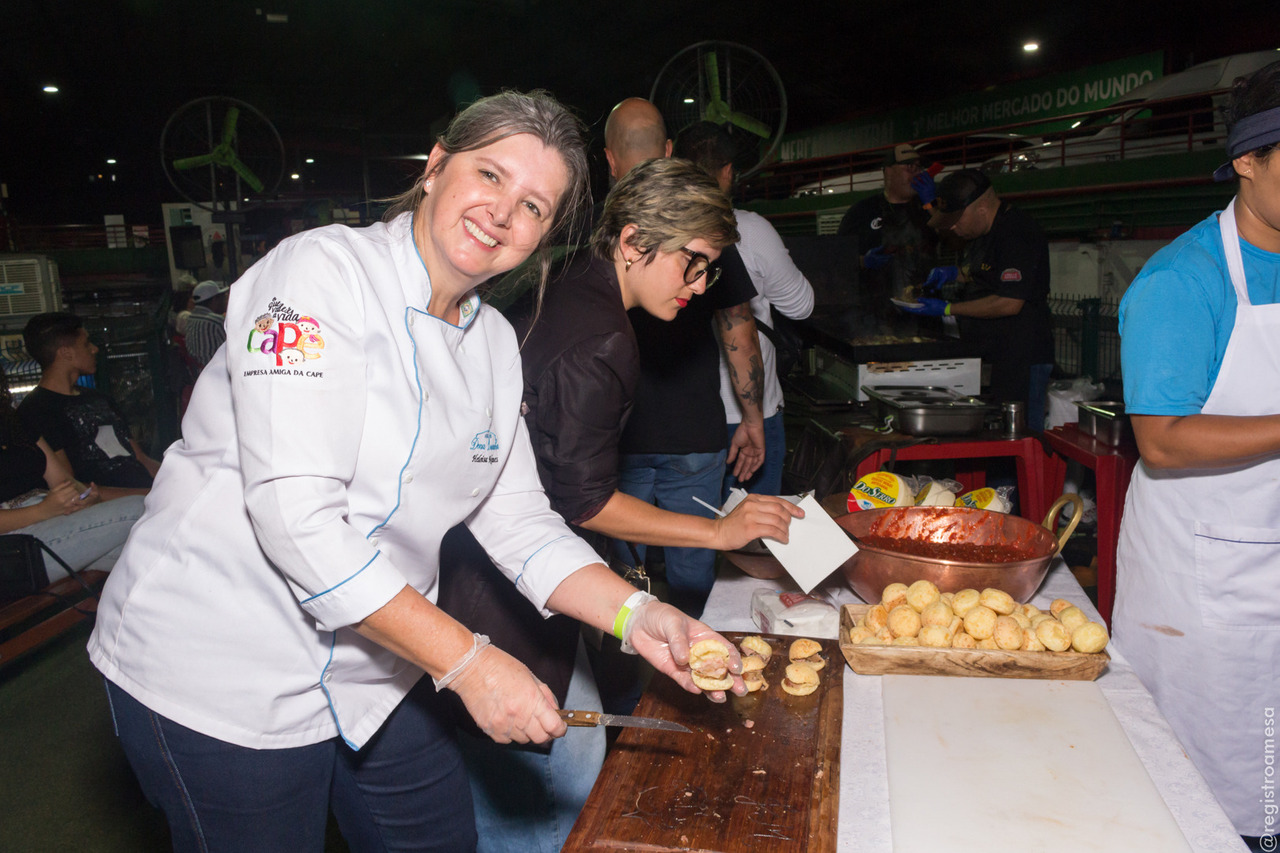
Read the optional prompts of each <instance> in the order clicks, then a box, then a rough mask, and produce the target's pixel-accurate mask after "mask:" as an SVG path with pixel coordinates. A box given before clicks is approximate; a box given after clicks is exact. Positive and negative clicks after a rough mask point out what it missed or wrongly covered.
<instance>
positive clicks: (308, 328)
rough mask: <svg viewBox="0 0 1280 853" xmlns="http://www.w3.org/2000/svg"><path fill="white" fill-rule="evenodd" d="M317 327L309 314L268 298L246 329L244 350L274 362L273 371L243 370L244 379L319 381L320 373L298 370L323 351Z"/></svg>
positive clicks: (322, 373)
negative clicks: (287, 377)
mask: <svg viewBox="0 0 1280 853" xmlns="http://www.w3.org/2000/svg"><path fill="white" fill-rule="evenodd" d="M320 328H321V324H320V321H319V320H317V319H316V318H315V317H313V316H312V315H310V314H302V313H300V312H298V311H296V310H294V309H293V307H292V306H290V305H286V304H285V303H284V302H281V301H280V300H279V299H275V298H272V299H271V300H270V301H269V302H268V303H267V310H266V311H265V312H263V313H262V314H259V315H258V317H257V319H255V320H254V321H253V328H251V329H250V330H249V340H248V342H247V343H246V345H245V348H246V349H247V350H248V351H249V352H251V353H252V352H256V353H259V354H261V355H262V356H264V357H265V358H269V359H271V360H272V361H274V362H275V369H269V368H268V369H263V370H246V371H245V373H244V375H245V376H271V375H279V374H286V375H291V376H307V377H310V378H312V379H320V378H322V377H323V376H324V371H320V370H302V369H300V368H301V367H302V366H303V365H305V364H306V363H307V362H314V361H316V360H317V359H319V358H320V356H321V351H322V350H323V349H324V337H323V336H321V334H320Z"/></svg>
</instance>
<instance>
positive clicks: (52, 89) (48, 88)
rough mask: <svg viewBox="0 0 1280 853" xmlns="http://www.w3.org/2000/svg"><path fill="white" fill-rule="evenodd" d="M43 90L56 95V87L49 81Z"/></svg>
mask: <svg viewBox="0 0 1280 853" xmlns="http://www.w3.org/2000/svg"><path fill="white" fill-rule="evenodd" d="M44 91H45V92H47V93H49V94H50V95H56V94H58V87H57V86H55V85H53V84H52V83H50V84H49V85H48V86H45V87H44Z"/></svg>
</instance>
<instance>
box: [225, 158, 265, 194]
mask: <svg viewBox="0 0 1280 853" xmlns="http://www.w3.org/2000/svg"><path fill="white" fill-rule="evenodd" d="M226 165H228V166H230V167H231V168H232V169H234V170H235V173H236V174H237V175H239V176H240V178H241V180H243V181H244V182H245V183H246V184H248V185H249V187H250V189H252V190H253V191H254V192H256V193H260V192H262V181H260V180H258V176H257V175H255V174H254V173H253V170H252V169H250V168H249V167H248V166H246V165H245V164H244V163H242V162H240V158H239V157H237V156H235V155H234V154H232V155H231V159H230V160H228V161H227V163H226Z"/></svg>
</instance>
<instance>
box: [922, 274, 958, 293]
mask: <svg viewBox="0 0 1280 853" xmlns="http://www.w3.org/2000/svg"><path fill="white" fill-rule="evenodd" d="M959 277H960V268H959V267H934V268H933V269H931V270H929V276H928V278H926V279H925V280H924V284H922V285H920V290H921V292H923V293H924V294H925V295H926V296H937V295H938V294H939V293H941V292H942V285H944V284H950V283H951V282H953V281H955V280H956V279H957V278H959Z"/></svg>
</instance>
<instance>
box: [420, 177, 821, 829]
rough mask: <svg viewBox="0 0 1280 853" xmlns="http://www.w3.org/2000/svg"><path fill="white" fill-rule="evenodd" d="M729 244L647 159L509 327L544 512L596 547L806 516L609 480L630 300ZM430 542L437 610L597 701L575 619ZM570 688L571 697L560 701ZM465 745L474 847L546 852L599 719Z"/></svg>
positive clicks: (665, 293) (704, 182) (751, 501)
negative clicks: (546, 742) (690, 502)
mask: <svg viewBox="0 0 1280 853" xmlns="http://www.w3.org/2000/svg"><path fill="white" fill-rule="evenodd" d="M737 239H738V232H737V228H736V224H735V220H734V216H733V209H732V207H731V206H730V203H729V200H728V199H727V198H726V197H725V195H724V193H722V192H721V191H720V189H719V187H718V186H717V185H716V183H715V182H714V181H713V180H712V179H711V178H710V177H709V176H708V175H707V174H706V173H705V172H703V171H702V170H701V169H699V168H698V167H696V166H694V165H693V164H692V163H689V162H687V161H684V160H674V159H658V160H649V161H647V162H645V163H642V164H640V165H638V166H636V167H635V168H634V169H632V170H631V171H630V172H628V173H627V174H626V175H625V176H624V177H623V178H622V179H621V180H620V181H619V182H618V183H617V184H616V185H615V186H614V188H613V190H612V192H610V193H609V196H608V198H607V199H606V200H605V203H604V210H603V213H602V216H601V219H600V223H599V225H598V226H597V228H596V230H595V232H594V234H593V235H592V238H591V243H590V250H589V251H586V250H584V251H582V252H580V253H579V254H578V255H577V257H575V258H574V259H573V260H572V261H570V262H569V264H568V265H567V267H566V268H565V269H564V270H563V272H562V273H561V274H560V275H558V276H557V277H556V278H555V279H554V280H553V281H552V282H551V283H550V284H549V286H548V288H547V291H546V294H545V296H544V298H543V301H542V307H541V310H540V312H538V313H537V314H535V316H534V317H533V319H532V321H531V323H524V324H522V323H519V322H517V323H516V327H517V334H518V335H520V337H521V339H522V347H521V360H522V362H523V369H524V403H525V406H526V413H525V418H524V421H525V425H526V426H527V428H528V430H529V437H530V439H531V442H532V444H533V451H534V456H535V458H536V461H537V466H538V474H539V476H540V478H541V480H542V484H543V488H544V489H545V491H546V493H547V497H548V498H549V499H550V501H551V506H552V508H553V509H555V510H556V511H557V512H559V513H560V515H562V516H563V517H564V518H565V520H567V521H569V522H570V524H571V525H573V526H574V528H575V531H576V532H577V533H579V534H580V535H582V536H583V538H585V539H586V540H587V541H588V542H590V543H591V544H592V545H593V546H594V547H595V548H596V550H597V552H598V553H599V554H600V555H601V556H602V557H606V558H607V556H608V555H609V553H610V541H609V540H610V539H619V540H623V541H626V542H635V543H642V544H645V545H665V546H686V547H696V548H714V549H722V550H723V549H733V548H739V547H742V546H743V545H745V544H747V543H748V542H750V541H752V540H753V539H757V538H759V537H762V536H767V537H770V538H773V539H778V540H781V541H783V542H785V541H787V529H788V525H789V523H790V520H791V517H792V516H797V517H798V516H801V515H803V512H802V511H801V510H800V509H799V508H797V507H795V506H793V505H792V504H790V503H788V502H787V501H784V500H782V499H780V498H771V497H761V496H756V495H752V496H750V497H749V498H748V499H747V500H745V501H743V502H742V503H741V504H740V505H739V506H737V507H736V508H735V509H734V510H733V512H731V513H729V514H728V515H726V516H725V517H724V518H718V519H709V518H702V517H699V516H694V515H685V514H681V513H675V512H669V511H667V510H663V509H659V508H658V507H656V506H654V505H653V504H649V503H646V502H644V501H641V500H638V499H636V498H633V497H631V496H629V495H626V494H623V493H622V492H620V491H619V490H618V444H619V440H620V438H621V436H622V429H623V427H624V426H625V424H626V421H627V416H628V414H629V412H630V410H631V403H632V396H633V394H634V391H635V387H636V383H637V381H638V380H639V376H640V354H639V350H638V349H637V346H636V337H635V333H634V332H633V331H632V327H631V321H630V320H629V319H628V317H627V311H628V310H630V309H632V308H640V309H643V310H644V311H645V312H647V313H649V314H651V315H653V316H654V317H657V318H659V319H661V320H671V319H673V318H674V317H675V316H676V314H677V313H679V312H680V311H681V310H682V309H683V308H684V307H685V306H686V305H687V304H688V302H689V299H690V298H691V297H692V296H693V295H694V294H697V293H703V292H705V291H706V289H707V288H708V287H711V286H712V285H714V284H715V282H716V280H717V279H718V277H719V275H720V269H719V267H718V266H717V264H716V260H717V259H718V258H719V256H720V252H721V250H722V249H724V248H725V247H726V246H728V245H730V244H732V243H734V242H736V241H737ZM522 326H523V327H524V328H522ZM526 328H527V331H526V330H525V329H526ZM443 549H444V550H443V554H445V555H447V559H445V560H444V562H445V563H446V564H447V566H446V568H445V570H444V571H442V574H441V593H440V601H441V606H443V607H444V608H445V609H446V610H447V611H448V612H450V613H453V614H455V615H456V616H457V618H458V619H460V620H461V621H463V622H464V623H467V624H468V625H469V626H471V627H472V629H473V630H480V631H483V632H484V633H487V634H489V635H491V636H492V637H493V638H494V642H495V643H500V645H501V646H502V647H503V648H504V649H508V650H510V651H511V652H512V654H514V655H515V656H516V657H517V658H519V659H520V660H522V661H525V662H526V663H528V664H529V666H530V668H531V669H532V670H533V672H534V674H535V675H536V676H537V677H538V678H539V679H541V680H542V681H543V682H544V683H546V684H547V686H548V688H549V689H550V690H551V691H552V692H553V693H554V694H555V695H556V697H557V699H558V700H559V701H560V702H561V703H562V706H563V707H570V706H572V707H576V708H582V709H584V710H595V709H597V708H599V707H600V700H599V696H598V694H596V690H595V682H594V681H593V679H592V676H591V674H590V669H589V666H588V664H587V662H586V659H585V653H584V652H582V653H580V651H581V650H580V649H579V632H578V628H577V625H576V624H574V623H571V622H568V621H567V620H562V619H554V618H553V619H550V620H543V619H541V618H540V617H539V616H538V614H536V613H535V612H534V611H533V610H532V608H529V607H527V606H525V605H523V604H522V603H521V602H520V601H518V600H514V597H512V596H510V595H505V596H504V597H503V598H502V602H503V606H500V607H495V606H493V602H494V601H495V598H496V595H495V593H497V594H501V593H499V590H501V589H502V583H501V578H500V577H499V576H498V575H497V572H496V570H494V569H493V568H492V566H489V565H487V563H488V561H487V559H486V558H485V556H484V554H483V553H482V552H480V551H479V549H478V548H477V546H476V543H475V542H474V540H471V539H469V538H468V537H466V534H465V531H459V530H455V531H451V534H450V537H449V538H446V540H445V544H444V546H443ZM508 586H509V585H508ZM635 595H636V600H637V601H643V602H648V601H652V600H653V596H651V595H647V594H646V593H644V592H639V591H637V593H636V594H635ZM499 638H500V639H499ZM575 659H576V666H577V669H576V672H575ZM613 663H614V664H617V663H618V662H616V661H615V662H613ZM622 672H627V673H630V672H632V670H631V669H630V668H629V667H625V666H614V669H613V670H612V671H611V675H612V676H613V677H620V678H626V677H629V676H622V675H619V673H622ZM571 676H572V678H571ZM567 697H575V698H573V699H572V700H570V704H569V705H564V704H563V703H564V702H565V701H566V698H567ZM583 697H585V698H583ZM473 735H479V733H478V732H473ZM463 753H464V757H465V758H466V761H467V765H468V770H469V772H470V775H471V784H472V791H473V794H474V797H475V801H476V814H477V828H478V830H479V836H480V839H481V841H480V847H479V850H480V851H481V853H496V851H504V850H520V851H522V853H524V851H555V850H559V849H560V846H561V844H563V842H564V839H565V836H566V835H567V834H568V831H569V828H570V827H571V826H572V824H573V821H574V819H575V818H576V816H577V814H578V812H579V811H580V810H581V808H582V805H583V803H584V802H585V800H586V796H587V794H588V793H589V792H590V790H591V786H592V783H593V782H594V780H595V777H596V775H597V773H598V772H599V770H600V765H601V763H602V762H603V760H604V738H603V733H602V731H601V730H599V729H581V730H575V731H572V732H570V734H569V735H568V736H567V737H565V738H563V739H561V740H560V741H557V742H556V743H555V744H554V745H553V746H552V747H551V750H550V752H549V754H546V755H543V754H539V753H537V752H534V751H531V750H528V749H504V748H502V747H500V746H498V745H495V744H493V743H492V742H490V741H489V740H488V739H487V738H483V737H480V736H473V737H470V738H466V737H464V738H463ZM513 779H518V780H519V782H518V783H515V784H513V781H512V780H513Z"/></svg>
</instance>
